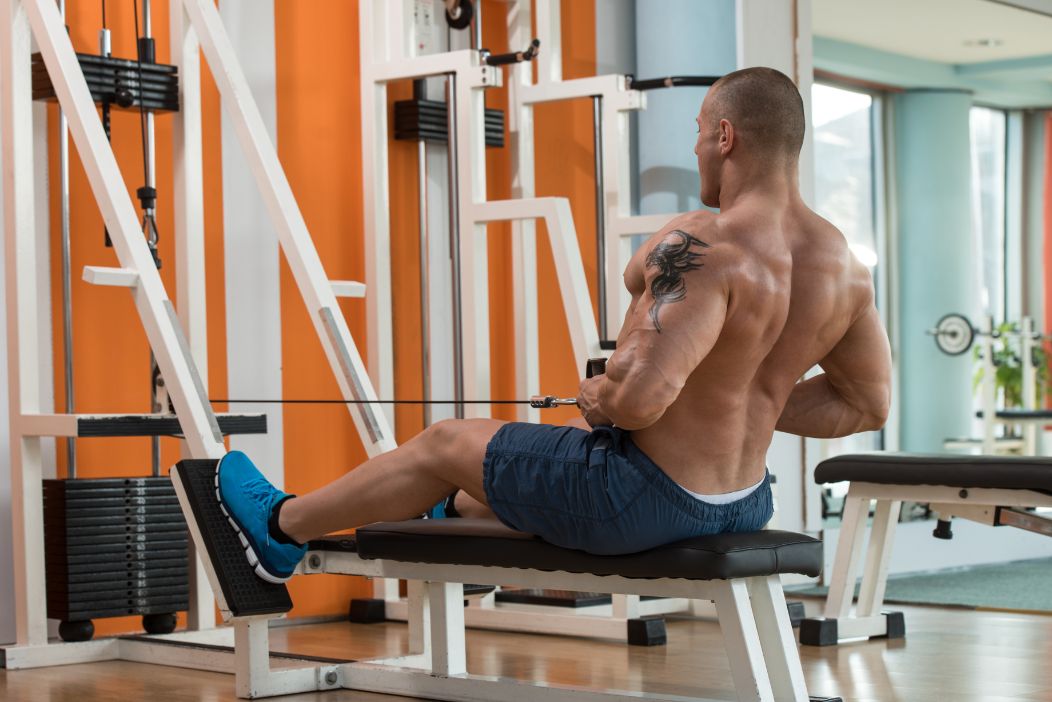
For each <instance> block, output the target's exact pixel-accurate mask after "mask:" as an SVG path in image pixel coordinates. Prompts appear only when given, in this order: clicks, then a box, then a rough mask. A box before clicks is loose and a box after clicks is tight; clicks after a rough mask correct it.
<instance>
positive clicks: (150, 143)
mask: <svg viewBox="0 0 1052 702" xmlns="http://www.w3.org/2000/svg"><path fill="white" fill-rule="evenodd" d="M137 1H138V0H132V2H137ZM150 10H151V8H150V0H142V38H143V39H144V40H146V41H145V43H146V44H149V43H150V42H149V41H148V40H149V39H150V36H151V28H152V24H153V23H152V19H151V17H152V13H151V11H150ZM135 29H136V35H138V29H139V28H138V27H136V28H135ZM145 48H146V47H145V46H144V45H143V42H140V41H138V39H136V47H135V49H136V52H137V53H136V57H137V59H138V62H139V66H140V69H139V75H138V80H139V109H140V110H142V109H143V108H142V101H143V100H144V99H145V94H144V86H143V82H142V61H144V60H148V61H154V60H155V57H154V56H152V55H151V56H143V51H144V49H145ZM151 53H152V52H151ZM145 121H146V129H145V133H144V135H143V145H142V148H143V151H144V152H145V153H144V159H145V166H146V167H145V168H144V169H143V180H144V181H145V182H144V183H143V185H144V186H145V187H146V188H152V187H153V184H154V183H155V182H156V179H155V174H156V172H155V169H156V166H155V165H154V161H155V159H154V155H155V154H154V151H155V150H154V126H153V111H152V110H150V111H145ZM156 207H157V201H156V200H153V201H152V206H151V207H150V209H149V211H148V213H147V214H148V216H152V217H156V216H157V211H156ZM143 233H144V234H146V236H147V238H148V239H149V240H150V241H151V248H154V247H155V246H156V242H154V241H153V240H152V239H150V237H152V236H154V232H150V231H144V232H143ZM161 383H163V380H162V379H161V375H160V372H159V371H158V370H157V359H156V358H155V357H154V354H153V350H152V349H151V350H150V410H151V411H152V412H163V411H164V410H165V407H164V406H163V404H162V402H161V397H160V395H161V391H160V389H159V387H158V385H159V384H161ZM150 467H151V472H152V474H153V475H154V477H157V476H159V475H160V474H161V437H159V436H154V437H151V438H150Z"/></svg>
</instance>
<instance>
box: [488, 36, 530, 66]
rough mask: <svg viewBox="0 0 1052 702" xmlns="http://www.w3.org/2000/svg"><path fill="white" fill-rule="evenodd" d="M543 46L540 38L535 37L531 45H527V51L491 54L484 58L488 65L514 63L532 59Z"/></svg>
mask: <svg viewBox="0 0 1052 702" xmlns="http://www.w3.org/2000/svg"><path fill="white" fill-rule="evenodd" d="M540 46H541V40H540V39H534V40H533V41H531V42H530V45H529V46H528V47H526V50H525V51H512V52H511V53H507V54H489V55H488V56H486V58H485V59H484V60H485V62H486V65H487V66H507V65H509V64H513V63H521V62H523V61H532V60H533V57H534V56H536V55H537V50H538V49H539V48H540Z"/></svg>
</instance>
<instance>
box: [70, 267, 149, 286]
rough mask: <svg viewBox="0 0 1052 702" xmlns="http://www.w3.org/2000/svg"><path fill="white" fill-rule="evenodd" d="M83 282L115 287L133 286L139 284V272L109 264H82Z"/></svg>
mask: <svg viewBox="0 0 1052 702" xmlns="http://www.w3.org/2000/svg"><path fill="white" fill-rule="evenodd" d="M83 277H84V282H85V283H89V284H91V285H107V286H112V287H115V288H134V287H136V286H137V285H138V284H139V274H138V273H137V272H136V271H133V270H132V269H130V268H112V267H109V266H84V276H83Z"/></svg>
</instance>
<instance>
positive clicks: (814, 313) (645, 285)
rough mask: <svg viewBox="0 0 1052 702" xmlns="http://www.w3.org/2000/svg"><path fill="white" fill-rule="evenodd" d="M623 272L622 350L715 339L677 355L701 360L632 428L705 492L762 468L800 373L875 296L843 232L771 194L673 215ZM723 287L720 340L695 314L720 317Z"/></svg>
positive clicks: (744, 480) (747, 479)
mask: <svg viewBox="0 0 1052 702" xmlns="http://www.w3.org/2000/svg"><path fill="white" fill-rule="evenodd" d="M684 249H686V253H685V252H684ZM669 254H671V255H669ZM625 278H626V284H627V285H628V286H629V289H630V291H631V292H632V296H633V303H632V304H633V310H631V311H630V313H629V315H628V317H627V318H626V325H625V328H624V329H623V331H622V338H620V339H619V344H618V346H619V349H621V348H626V349H629V348H633V347H635V348H639V347H641V346H646V345H651V346H653V345H657V344H667V345H674V346H678V347H682V346H684V345H691V344H694V343H696V342H697V341H698V340H699V339H705V341H702V343H703V344H705V345H706V346H709V345H711V347H710V348H708V350H707V352H706V353H704V354H699V353H697V349H694V351H695V353H694V354H693V355H692V354H690V353H684V354H682V355H680V356H676V355H674V354H673V355H672V356H671V358H673V359H674V361H673V362H676V361H679V362H683V359H686V358H689V357H693V358H697V359H700V362H697V363H696V364H695V365H694V366H693V367H692V368H688V369H686V371H685V373H686V374H687V375H686V379H685V382H683V385H682V389H681V390H680V391H679V394H678V396H677V397H676V399H675V401H674V402H672V404H671V405H670V406H668V407H667V409H666V410H665V411H664V413H663V414H662V415H661V417H660V418H659V419H658V420H657V421H656V422H654V423H653V424H651V425H650V426H647V427H645V428H643V429H639V430H637V431H635V432H633V434H632V438H633V441H635V442H636V444H637V445H639V447H640V448H641V449H643V451H644V452H646V453H647V454H648V455H649V456H650V457H651V458H652V459H653V460H654V461H655V462H656V463H657V464H658V465H660V466H661V467H662V468H663V469H664V470H665V471H666V472H667V473H668V474H669V475H670V476H671V477H672V478H673V479H674V480H676V481H677V482H679V483H680V484H681V485H683V486H684V487H687V488H689V489H691V490H693V491H695V492H700V493H704V494H718V493H723V492H730V491H732V490H736V489H740V488H743V487H746V486H748V485H750V484H752V483H755V482H756V481H758V480H759V479H760V478H761V477H762V476H763V471H764V465H765V455H766V451H767V448H768V446H769V444H770V441H771V438H772V435H773V432H774V430H775V425H776V423H777V422H778V420H779V417H780V415H781V413H782V410H783V408H784V407H785V404H786V401H787V399H788V398H789V395H790V393H791V392H792V390H793V388H794V386H795V384H796V382H797V380H798V379H799V378H800V377H801V376H802V375H803V374H804V373H805V372H807V370H808V369H810V368H811V367H812V366H814V365H815V364H816V363H819V362H821V361H822V360H823V359H824V358H826V357H827V356H828V355H829V353H830V351H831V350H832V349H833V348H834V347H835V346H836V344H837V342H838V341H839V340H840V339H841V338H842V337H843V336H844V334H845V332H846V331H847V330H848V329H849V327H850V326H851V325H852V323H853V322H854V321H855V319H856V318H857V317H858V315H859V313H860V311H861V310H863V309H864V308H865V307H866V306H867V305H871V304H872V292H871V291H872V286H871V282H870V277H869V274H868V272H867V271H866V270H865V268H863V267H862V266H861V265H860V264H859V263H858V262H857V261H856V260H855V259H854V258H853V257H852V256H851V254H850V253H849V251H848V248H847V245H846V242H845V241H844V238H843V236H842V235H841V234H840V233H839V232H838V231H837V230H836V229H835V228H834V227H832V225H830V224H829V223H828V222H825V221H824V220H822V219H821V218H820V217H818V216H817V215H815V214H814V213H812V212H811V211H810V210H807V209H806V208H803V207H785V208H784V209H781V210H778V209H775V208H772V207H770V201H769V200H765V201H763V202H762V203H759V202H758V206H756V207H750V203H748V202H743V203H741V205H739V206H738V207H735V208H734V209H733V211H728V212H726V213H724V214H720V215H715V214H712V213H709V212H697V213H692V214H690V215H686V216H683V217H680V218H677V219H676V220H674V221H673V222H672V223H670V225H669V226H668V227H666V229H665V230H663V231H662V232H660V233H659V234H657V235H656V236H655V237H653V238H652V239H651V240H650V241H648V242H647V244H646V245H644V246H643V247H642V248H641V249H640V251H639V252H638V253H637V255H636V256H635V257H634V258H633V260H632V262H631V263H630V265H629V268H628V270H627V271H626V275H625ZM655 286H656V287H655ZM721 293H722V294H724V295H725V298H723V299H722V301H721V302H720V303H719V304H718V305H716V307H717V308H718V307H722V308H723V309H722V319H720V320H719V328H718V330H716V332H715V336H714V339H715V340H714V343H713V342H712V340H711V339H712V338H713V337H712V334H713V332H712V331H711V330H707V328H706V325H705V324H704V323H703V321H702V323H701V324H700V325H699V320H697V319H689V318H690V317H698V316H702V315H704V316H707V317H709V318H717V317H719V316H720V312H721V310H719V309H713V305H712V300H713V299H714V298H718V297H719V295H720V294H721ZM641 305H643V306H646V307H647V308H648V309H646V310H645V312H646V316H647V318H649V320H650V321H651V324H652V326H651V327H650V328H649V329H647V328H646V326H647V325H645V324H642V323H641V322H640V320H641V319H642V318H643V314H642V313H643V312H644V310H641V309H638V308H639V306H641ZM714 321H715V320H714ZM683 328H687V329H689V330H690V331H691V332H692V333H689V334H683V333H681V332H682V329H683ZM695 330H697V332H696V333H694V332H695ZM676 334H679V337H676V336H675V335H676ZM662 337H668V338H662Z"/></svg>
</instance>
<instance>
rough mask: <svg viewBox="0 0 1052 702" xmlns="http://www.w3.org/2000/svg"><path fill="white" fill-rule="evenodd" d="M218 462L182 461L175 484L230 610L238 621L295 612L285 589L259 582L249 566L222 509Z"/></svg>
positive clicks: (174, 472)
mask: <svg viewBox="0 0 1052 702" xmlns="http://www.w3.org/2000/svg"><path fill="white" fill-rule="evenodd" d="M215 473H216V461H214V460H185V461H179V463H178V464H176V466H175V468H173V469H172V480H173V481H178V482H179V485H180V486H181V487H182V488H183V491H184V492H185V494H186V500H187V502H189V506H190V509H191V511H192V512H193V514H192V515H186V516H187V519H189V518H191V516H192V518H193V520H194V522H195V523H196V525H197V530H198V531H199V532H200V534H201V540H202V541H204V547H205V550H206V551H207V553H206V554H202V555H206V556H207V558H208V564H209V566H210V567H211V568H212V569H213V570H214V572H215V575H216V579H217V580H218V581H219V586H220V587H221V588H222V590H223V598H224V599H225V600H226V605H227V609H229V610H230V613H231V614H232V615H233V616H235V617H244V616H248V615H253V614H282V613H284V612H288V611H289V610H290V609H292V599H291V598H290V597H289V591H288V588H286V587H285V586H284V585H278V584H275V583H268V582H266V581H265V580H262V579H261V578H259V577H258V576H257V575H256V573H255V571H254V570H253V568H252V567H251V566H250V565H249V564H248V558H247V557H246V556H245V549H244V548H242V547H241V542H240V541H239V540H238V538H237V534H236V533H235V532H234V530H233V528H231V526H230V523H229V522H228V521H227V518H226V517H225V516H224V515H223V512H222V511H221V510H220V508H219V501H218V500H217V499H216V487H215Z"/></svg>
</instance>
